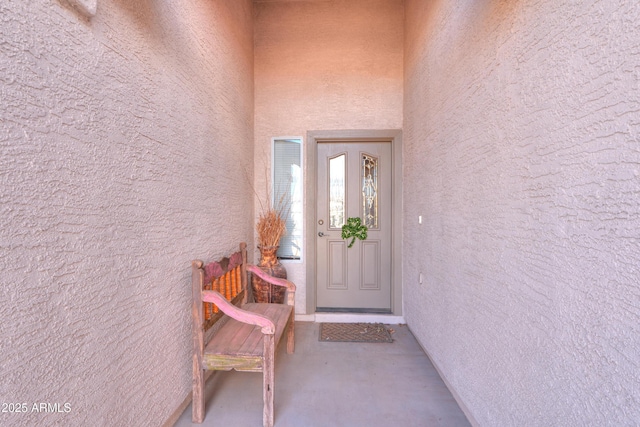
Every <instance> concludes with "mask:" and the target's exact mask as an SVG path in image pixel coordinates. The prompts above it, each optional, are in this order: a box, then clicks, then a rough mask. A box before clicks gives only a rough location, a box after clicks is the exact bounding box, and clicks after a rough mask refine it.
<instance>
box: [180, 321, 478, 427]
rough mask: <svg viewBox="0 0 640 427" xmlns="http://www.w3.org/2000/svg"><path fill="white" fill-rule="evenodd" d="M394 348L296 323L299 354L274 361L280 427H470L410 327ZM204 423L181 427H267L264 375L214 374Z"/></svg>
mask: <svg viewBox="0 0 640 427" xmlns="http://www.w3.org/2000/svg"><path fill="white" fill-rule="evenodd" d="M390 328H392V329H393V330H394V331H395V333H393V335H392V337H393V338H394V342H393V343H391V344H389V343H374V344H368V343H365V344H363V343H329V342H319V341H318V335H319V324H317V323H310V322H297V323H296V352H295V353H294V354H287V353H286V351H285V350H286V349H285V345H284V342H282V343H281V344H282V345H281V346H280V348H279V349H278V355H277V356H276V382H275V408H274V411H275V427H315V426H318V427H334V426H335V427H338V426H344V427H359V426H363V427H377V426H380V427H382V426H384V427H389V426H392V427H411V426H420V427H424V426H426V427H432V426H447V427H457V426H469V425H470V424H469V422H468V421H467V419H466V418H465V416H464V414H463V412H462V411H461V410H460V408H459V407H458V405H457V403H456V401H455V400H454V399H453V397H452V395H451V393H450V392H449V390H448V389H447V387H446V386H445V384H444V382H443V381H442V379H441V378H440V376H439V375H438V373H437V371H436V370H435V368H434V367H433V365H432V364H431V362H430V360H429V358H428V357H427V356H426V354H425V353H424V352H423V351H422V349H421V348H420V346H419V345H418V343H417V341H416V339H415V338H414V337H413V335H412V334H411V332H410V331H409V330H408V328H407V327H406V326H401V325H393V326H390ZM206 400H207V408H206V417H205V420H204V423H203V424H192V423H191V405H189V406H188V407H187V409H186V410H185V412H184V413H183V414H182V415H181V416H180V418H179V419H178V421H177V422H176V424H175V426H176V427H184V426H192V425H194V426H196V425H201V426H214V425H215V426H227V427H244V426H262V374H261V373H247V372H235V371H232V372H216V373H215V374H214V375H213V376H212V377H211V378H210V379H209V381H208V382H207V388H206Z"/></svg>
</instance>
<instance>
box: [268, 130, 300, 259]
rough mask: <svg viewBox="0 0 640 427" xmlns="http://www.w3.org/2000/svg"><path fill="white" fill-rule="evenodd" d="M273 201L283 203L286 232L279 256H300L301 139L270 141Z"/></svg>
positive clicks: (290, 257) (286, 257)
mask: <svg viewBox="0 0 640 427" xmlns="http://www.w3.org/2000/svg"><path fill="white" fill-rule="evenodd" d="M272 194H273V202H274V206H278V204H279V203H284V204H285V209H284V210H285V213H287V218H286V225H287V233H286V234H285V235H284V236H283V237H282V239H280V248H279V249H278V257H279V258H283V259H300V257H301V255H302V140H301V139H275V140H274V141H273V188H272Z"/></svg>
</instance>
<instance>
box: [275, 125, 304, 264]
mask: <svg viewBox="0 0 640 427" xmlns="http://www.w3.org/2000/svg"><path fill="white" fill-rule="evenodd" d="M277 141H296V142H297V143H298V144H299V145H300V183H299V186H300V220H299V224H300V225H299V229H300V257H299V258H281V257H280V256H278V259H279V260H280V261H281V262H283V263H303V261H304V194H305V186H304V182H305V171H304V138H303V137H302V136H276V137H272V138H271V186H270V187H271V188H270V189H271V203H272V206H275V197H276V188H275V186H276V155H275V154H276V142H277ZM291 215H292V213H291V212H289V217H290V218H291Z"/></svg>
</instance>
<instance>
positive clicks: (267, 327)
mask: <svg viewBox="0 0 640 427" xmlns="http://www.w3.org/2000/svg"><path fill="white" fill-rule="evenodd" d="M202 301H203V302H212V303H214V304H215V305H217V306H218V308H219V309H220V310H222V312H223V313H224V314H226V315H227V316H229V317H231V318H232V319H235V320H237V321H238V322H242V323H247V324H249V325H256V326H260V327H261V328H262V333H263V334H267V335H273V334H275V332H276V327H275V325H274V324H273V322H272V321H271V320H270V319H268V318H266V317H265V316H262V315H260V314H256V313H251V312H250V311H246V310H242V309H241V308H238V307H236V306H235V305H233V304H231V303H230V302H229V301H227V299H226V298H225V297H223V296H222V295H221V294H220V293H219V292H218V291H202Z"/></svg>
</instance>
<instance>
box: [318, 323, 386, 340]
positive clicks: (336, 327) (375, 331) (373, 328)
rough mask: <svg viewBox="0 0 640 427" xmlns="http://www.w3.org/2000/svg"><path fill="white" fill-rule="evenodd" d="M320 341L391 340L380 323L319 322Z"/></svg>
mask: <svg viewBox="0 0 640 427" xmlns="http://www.w3.org/2000/svg"><path fill="white" fill-rule="evenodd" d="M319 340H320V341H324V342H393V338H391V333H390V332H389V330H388V329H387V328H386V327H385V326H384V325H383V324H382V323H320V337H319Z"/></svg>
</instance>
